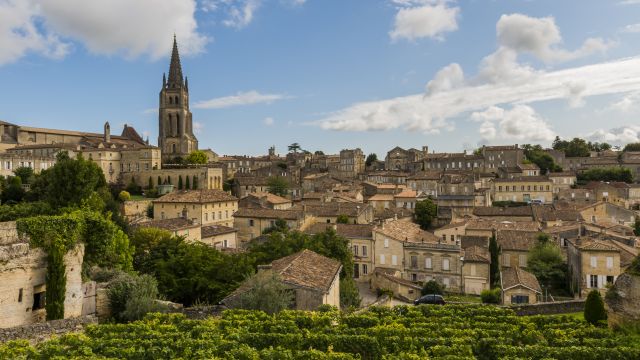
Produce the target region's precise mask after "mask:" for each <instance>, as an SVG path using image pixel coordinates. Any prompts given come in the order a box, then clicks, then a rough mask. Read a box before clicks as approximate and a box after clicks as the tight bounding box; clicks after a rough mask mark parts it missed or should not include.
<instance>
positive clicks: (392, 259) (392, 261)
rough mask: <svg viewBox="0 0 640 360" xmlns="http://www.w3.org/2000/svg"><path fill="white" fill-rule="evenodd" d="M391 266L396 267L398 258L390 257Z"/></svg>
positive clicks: (395, 256)
mask: <svg viewBox="0 0 640 360" xmlns="http://www.w3.org/2000/svg"><path fill="white" fill-rule="evenodd" d="M391 265H398V256H397V255H391Z"/></svg>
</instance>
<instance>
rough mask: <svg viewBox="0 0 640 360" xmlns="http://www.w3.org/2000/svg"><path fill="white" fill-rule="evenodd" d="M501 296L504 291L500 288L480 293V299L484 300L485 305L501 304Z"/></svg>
mask: <svg viewBox="0 0 640 360" xmlns="http://www.w3.org/2000/svg"><path fill="white" fill-rule="evenodd" d="M501 294H502V290H501V289H500V288H494V289H491V290H482V292H481V293H480V299H482V303H483V304H500V295H501Z"/></svg>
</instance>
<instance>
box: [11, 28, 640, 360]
mask: <svg viewBox="0 0 640 360" xmlns="http://www.w3.org/2000/svg"><path fill="white" fill-rule="evenodd" d="M158 85H159V86H160V92H159V104H158V134H159V136H158V139H157V142H154V141H150V140H149V139H148V138H147V139H144V138H143V137H142V136H141V135H140V133H139V132H138V131H136V129H134V127H132V126H130V125H126V124H125V125H124V127H123V128H122V129H121V130H120V129H115V128H113V129H112V126H111V124H110V123H109V122H107V123H105V124H103V125H102V131H101V132H100V131H98V132H95V133H88V132H80V131H74V130H71V129H48V128H37V127H30V126H28V125H26V124H16V123H10V122H5V121H2V122H0V134H2V137H1V138H0V149H1V152H0V164H1V165H0V167H1V170H0V175H2V196H1V198H2V205H1V206H0V219H1V220H2V221H3V222H1V223H0V328H3V329H0V330H5V331H8V332H7V333H4V332H2V331H0V337H2V336H4V335H3V334H8V333H9V331H10V330H11V329H15V328H16V327H17V328H20V329H25V327H28V326H34V325H38V324H44V323H48V322H50V321H59V320H63V319H66V320H73V319H79V318H86V317H90V318H92V319H95V320H92V321H96V322H97V321H100V322H102V321H119V322H127V321H135V320H139V319H142V317H143V316H144V314H145V313H148V312H156V311H161V312H167V311H168V312H185V311H188V309H194V308H201V309H204V308H206V309H208V310H206V311H212V312H214V313H216V314H220V313H221V312H223V311H225V310H228V309H257V310H262V311H264V312H266V313H269V314H273V313H279V312H280V311H283V310H287V309H293V310H301V311H320V313H322V311H326V309H342V310H343V311H350V312H353V311H356V312H357V311H364V310H367V309H369V308H373V309H376V308H377V306H380V305H385V304H386V305H400V306H413V304H414V302H415V303H420V301H427V300H424V299H425V298H424V297H423V296H425V295H426V296H434V295H437V296H441V299H442V300H443V301H446V302H447V303H451V305H445V309H446V307H447V306H452V308H453V309H462V310H460V311H464V310H463V309H465V307H468V308H470V309H476V307H477V306H479V304H481V303H483V304H485V306H487V307H491V309H493V310H481V311H503V310H502V309H512V310H513V311H515V312H516V313H518V314H519V315H520V313H531V314H563V313H581V312H582V311H583V309H584V308H585V302H586V301H587V298H588V297H589V298H590V297H592V296H596V295H592V294H594V292H595V293H597V294H598V296H599V297H600V298H602V299H605V303H606V304H607V305H606V307H607V311H608V321H609V324H610V325H611V326H613V325H616V324H617V325H621V324H623V323H625V322H626V321H629V320H632V319H635V320H636V321H638V320H640V317H639V316H640V312H639V311H640V309H639V308H638V306H637V304H638V302H637V301H640V298H638V291H639V290H638V287H637V286H638V284H640V281H639V280H638V276H637V275H634V276H631V275H630V274H634V273H637V272H640V263H639V260H638V254H639V250H640V143H629V144H627V145H626V146H622V147H613V146H611V145H609V144H607V143H592V142H589V141H586V140H583V139H581V138H578V137H576V138H573V139H562V138H559V137H558V138H556V140H555V141H554V142H553V144H552V147H550V148H545V147H542V146H540V145H536V144H502V145H483V146H479V147H478V148H476V149H474V150H471V151H468V152H467V151H465V152H461V153H451V152H440V151H438V149H436V148H432V147H430V146H429V145H428V144H422V145H420V146H416V145H415V144H404V143H399V144H397V146H396V147H394V148H392V149H389V150H388V151H387V152H386V153H385V154H374V153H370V152H367V150H366V148H365V146H366V144H355V143H354V144H345V147H347V148H345V149H344V150H341V151H340V152H339V153H336V154H326V153H324V152H323V150H322V149H305V148H304V144H298V143H292V144H279V145H277V146H275V145H274V146H271V147H270V148H268V149H266V153H265V154H264V155H261V156H248V155H243V154H237V155H229V154H224V155H223V154H220V153H218V152H216V151H215V150H212V149H202V148H200V146H199V141H198V138H197V137H196V134H195V132H194V126H193V116H192V113H191V110H190V94H189V81H188V79H187V77H186V76H185V75H183V69H182V65H181V61H180V54H179V50H178V42H177V41H176V39H175V38H174V42H173V50H172V53H171V60H170V64H169V71H168V74H167V75H163V77H162V82H161V83H160V82H158ZM98 127H99V125H98V124H96V128H98ZM154 143H155V144H154ZM416 147H418V148H416ZM621 279H622V280H624V281H621ZM114 289H117V290H114ZM145 289H148V291H147V292H145V291H146V290H145ZM614 292H615V294H616V295H615V296H613V295H611V294H613V293H614ZM118 296H119V297H118ZM634 296H635V297H634ZM132 299H134V300H138V302H136V303H134V302H133V300H132ZM158 299H163V300H158ZM601 302H602V300H601ZM634 302H636V303H635V305H633V306H630V305H629V304H633V303H634ZM54 305H56V306H54ZM323 309H324V310H323ZM482 309H485V308H484V307H483V308H482ZM487 309H489V308H487ZM202 311H205V310H202ZM332 311H334V310H332ZM372 311H374V310H372ZM375 311H382V310H375ZM411 311H414V310H411ZM474 311H475V310H474ZM478 311H480V310H478ZM509 311H511V310H509ZM227 314H230V313H227ZM305 316H306V315H305ZM345 316H346V315H345ZM380 316H382V315H380ZM385 316H391V315H385ZM393 316H396V315H393ZM433 316H435V315H433ZM443 316H444V315H443ZM585 316H586V315H585ZM109 319H111V320H109ZM394 319H395V318H394ZM600 320H605V319H600ZM63 321H64V320H63ZM73 321H76V320H73ZM252 321H253V320H252ZM340 321H345V320H344V319H343V320H340ZM376 321H377V320H376ZM393 321H396V320H393ZM397 321H400V320H397ZM567 321H569V320H567ZM74 324H75V323H74ZM52 326H53V325H52ZM605 327H606V326H605ZM23 335H24V333H23ZM2 339H3V340H11V339H5V338H2ZM629 351H631V350H629ZM1 353H2V352H1V351H0V354H1ZM636 353H637V352H636ZM5 354H6V353H5ZM625 354H632V353H631V352H629V353H625ZM262 355H264V354H262ZM262 355H261V356H262ZM506 357H507V358H508V357H509V356H506ZM238 358H241V357H238ZM371 358H377V357H371ZM618 358H624V356H623V357H618Z"/></svg>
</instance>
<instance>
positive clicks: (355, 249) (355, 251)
mask: <svg viewBox="0 0 640 360" xmlns="http://www.w3.org/2000/svg"><path fill="white" fill-rule="evenodd" d="M353 255H355V256H358V245H353Z"/></svg>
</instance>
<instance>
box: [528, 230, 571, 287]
mask: <svg viewBox="0 0 640 360" xmlns="http://www.w3.org/2000/svg"><path fill="white" fill-rule="evenodd" d="M527 269H528V270H529V271H530V272H531V273H532V274H533V275H535V276H536V278H537V279H538V281H539V282H540V283H541V284H542V285H544V286H545V287H547V288H552V289H556V290H564V289H566V286H567V283H566V279H567V273H568V268H567V265H566V264H565V261H564V260H563V258H562V253H561V251H560V248H559V247H558V246H557V245H556V244H555V243H553V242H551V241H550V239H549V236H548V235H546V234H540V235H538V241H537V243H536V245H535V246H534V247H533V248H531V250H529V255H528V258H527Z"/></svg>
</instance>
